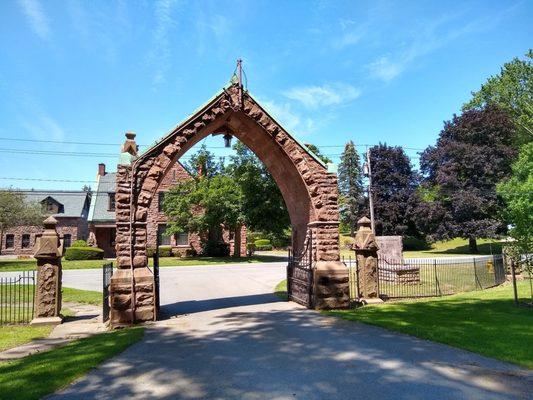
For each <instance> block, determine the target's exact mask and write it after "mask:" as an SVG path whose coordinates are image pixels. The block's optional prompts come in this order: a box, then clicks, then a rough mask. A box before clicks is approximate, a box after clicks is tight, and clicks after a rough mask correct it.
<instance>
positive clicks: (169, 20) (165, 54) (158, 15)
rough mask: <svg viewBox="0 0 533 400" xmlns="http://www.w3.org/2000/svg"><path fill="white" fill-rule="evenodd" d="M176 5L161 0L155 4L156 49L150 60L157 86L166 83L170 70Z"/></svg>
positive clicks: (173, 1) (169, 1) (168, 0)
mask: <svg viewBox="0 0 533 400" xmlns="http://www.w3.org/2000/svg"><path fill="white" fill-rule="evenodd" d="M176 3H177V2H176V1H175V0H159V1H158V2H156V4H155V19H156V27H155V30H154V37H153V39H154V48H153V51H152V53H151V55H150V59H151V61H152V64H153V65H155V71H154V76H153V83H154V85H156V86H157V85H159V84H162V83H164V82H165V81H166V74H167V72H168V70H169V69H170V58H171V51H170V41H169V32H170V31H171V30H172V28H174V26H175V21H174V18H173V11H174V6H175V5H176Z"/></svg>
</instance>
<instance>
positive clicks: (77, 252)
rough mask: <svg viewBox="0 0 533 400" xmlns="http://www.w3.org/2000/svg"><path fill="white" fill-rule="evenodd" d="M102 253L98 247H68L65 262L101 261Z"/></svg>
mask: <svg viewBox="0 0 533 400" xmlns="http://www.w3.org/2000/svg"><path fill="white" fill-rule="evenodd" d="M103 258H104V251H103V250H102V249H99V248H98V247H69V248H68V249H67V250H66V252H65V260H102V259H103Z"/></svg>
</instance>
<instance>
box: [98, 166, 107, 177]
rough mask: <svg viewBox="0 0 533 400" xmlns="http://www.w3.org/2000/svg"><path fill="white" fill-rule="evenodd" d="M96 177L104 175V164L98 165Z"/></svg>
mask: <svg viewBox="0 0 533 400" xmlns="http://www.w3.org/2000/svg"><path fill="white" fill-rule="evenodd" d="M98 175H99V176H104V175H105V164H104V163H100V164H98Z"/></svg>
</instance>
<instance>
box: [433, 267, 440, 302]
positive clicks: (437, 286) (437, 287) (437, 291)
mask: <svg viewBox="0 0 533 400" xmlns="http://www.w3.org/2000/svg"><path fill="white" fill-rule="evenodd" d="M433 270H434V271H435V296H442V292H441V291H440V285H439V277H438V276H437V259H433Z"/></svg>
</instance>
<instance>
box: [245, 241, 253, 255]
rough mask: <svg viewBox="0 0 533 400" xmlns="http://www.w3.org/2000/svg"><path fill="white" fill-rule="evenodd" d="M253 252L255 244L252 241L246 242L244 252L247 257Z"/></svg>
mask: <svg viewBox="0 0 533 400" xmlns="http://www.w3.org/2000/svg"><path fill="white" fill-rule="evenodd" d="M254 253H255V244H254V243H246V254H247V255H248V257H251V256H253V255H254Z"/></svg>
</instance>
